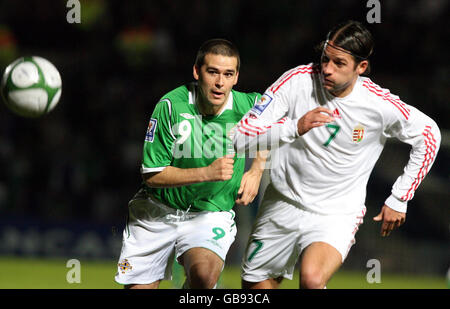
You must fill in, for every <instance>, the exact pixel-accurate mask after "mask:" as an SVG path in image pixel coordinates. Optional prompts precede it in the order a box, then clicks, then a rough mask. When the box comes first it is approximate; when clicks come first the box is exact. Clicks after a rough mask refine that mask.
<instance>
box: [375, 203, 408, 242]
mask: <svg viewBox="0 0 450 309" xmlns="http://www.w3.org/2000/svg"><path fill="white" fill-rule="evenodd" d="M373 220H374V221H378V222H380V221H382V224H381V232H380V234H381V236H383V237H385V236H389V234H391V232H392V231H393V230H394V229H396V228H399V227H400V226H401V225H402V224H403V223H405V221H406V213H404V212H399V211H396V210H393V209H391V208H390V207H389V206H387V205H384V206H383V207H382V208H381V211H380V213H379V214H378V215H377V216H376V217H374V218H373Z"/></svg>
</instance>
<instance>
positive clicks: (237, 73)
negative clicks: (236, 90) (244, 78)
mask: <svg viewBox="0 0 450 309" xmlns="http://www.w3.org/2000/svg"><path fill="white" fill-rule="evenodd" d="M238 80H239V71H237V72H236V75H235V76H234V83H233V86H234V85H236V84H237V82H238Z"/></svg>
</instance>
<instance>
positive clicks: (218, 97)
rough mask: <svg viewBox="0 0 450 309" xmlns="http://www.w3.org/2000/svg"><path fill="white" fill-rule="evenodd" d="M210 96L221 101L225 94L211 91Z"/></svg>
mask: <svg viewBox="0 0 450 309" xmlns="http://www.w3.org/2000/svg"><path fill="white" fill-rule="evenodd" d="M211 94H212V96H213V98H214V99H222V98H223V97H224V96H225V93H223V92H221V91H216V90H211Z"/></svg>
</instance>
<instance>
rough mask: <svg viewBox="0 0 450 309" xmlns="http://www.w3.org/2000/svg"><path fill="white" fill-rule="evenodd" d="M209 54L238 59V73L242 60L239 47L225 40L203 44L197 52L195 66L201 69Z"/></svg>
mask: <svg viewBox="0 0 450 309" xmlns="http://www.w3.org/2000/svg"><path fill="white" fill-rule="evenodd" d="M207 54H214V55H222V56H227V57H236V59H237V68H236V69H237V71H238V72H239V68H240V66H241V58H240V56H239V50H238V49H237V47H236V46H235V45H234V44H233V43H231V42H230V41H228V40H225V39H211V40H208V41H206V42H204V43H203V44H202V46H200V49H199V50H198V52H197V57H196V58H195V65H196V66H197V67H201V66H202V65H203V63H204V61H205V56H206V55H207Z"/></svg>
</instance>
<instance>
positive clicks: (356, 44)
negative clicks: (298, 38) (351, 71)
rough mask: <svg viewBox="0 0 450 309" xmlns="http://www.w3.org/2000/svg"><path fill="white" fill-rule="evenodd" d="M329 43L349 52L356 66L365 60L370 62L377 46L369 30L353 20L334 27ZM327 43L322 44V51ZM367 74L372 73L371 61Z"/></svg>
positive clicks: (328, 38)
mask: <svg viewBox="0 0 450 309" xmlns="http://www.w3.org/2000/svg"><path fill="white" fill-rule="evenodd" d="M327 41H328V42H329V43H331V44H333V46H337V47H339V48H342V49H344V50H346V51H347V52H349V53H350V54H351V55H352V56H353V59H354V60H355V64H356V65H358V64H359V63H360V62H361V61H363V60H367V61H368V60H369V57H370V55H372V52H373V48H374V45H375V43H374V40H373V37H372V34H371V33H370V32H369V30H367V28H366V27H365V26H364V25H363V24H362V23H360V22H358V21H353V20H349V21H345V22H343V23H340V24H338V25H336V26H335V27H333V29H331V30H330V32H328V35H327ZM325 43H326V41H324V42H322V43H321V44H320V46H319V48H320V51H322V50H323V48H324V47H325ZM365 73H366V74H369V73H370V61H369V65H368V66H367V69H366V72H365Z"/></svg>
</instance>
